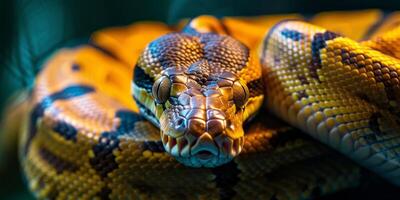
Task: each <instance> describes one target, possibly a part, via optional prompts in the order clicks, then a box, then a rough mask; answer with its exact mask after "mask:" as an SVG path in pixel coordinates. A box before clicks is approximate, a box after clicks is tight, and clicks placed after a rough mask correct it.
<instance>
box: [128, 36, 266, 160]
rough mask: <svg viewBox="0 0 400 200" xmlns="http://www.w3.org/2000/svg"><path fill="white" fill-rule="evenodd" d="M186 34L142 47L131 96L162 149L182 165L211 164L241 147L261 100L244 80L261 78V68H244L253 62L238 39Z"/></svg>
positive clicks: (165, 38) (234, 153) (164, 38)
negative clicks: (156, 129) (149, 115)
mask: <svg viewBox="0 0 400 200" xmlns="http://www.w3.org/2000/svg"><path fill="white" fill-rule="evenodd" d="M189 32H191V33H171V34H167V35H164V36H162V37H160V38H158V39H157V40H155V41H153V42H152V43H150V44H149V45H148V46H147V47H146V49H145V50H144V52H143V53H142V55H141V57H140V58H139V60H138V64H137V67H136V68H137V70H136V69H135V78H134V88H133V89H134V96H135V99H137V101H139V103H141V104H142V105H145V106H144V107H146V108H147V109H148V110H150V111H151V112H152V113H153V114H154V116H155V117H153V118H155V119H156V120H153V121H156V122H155V124H156V125H158V126H159V127H160V131H161V140H162V143H163V146H164V148H165V150H166V152H167V153H169V154H170V155H172V156H173V157H175V158H176V159H177V160H178V161H179V162H181V163H183V164H184V165H187V166H192V167H216V166H219V165H222V164H224V163H227V162H229V161H231V160H232V159H233V158H234V157H235V156H237V155H238V154H239V153H240V152H241V150H242V148H243V145H244V130H243V122H244V121H245V120H246V118H248V117H249V116H251V115H252V114H253V113H254V112H255V111H256V110H257V109H258V108H259V106H260V105H261V103H260V102H262V98H258V99H257V102H258V103H255V99H256V98H255V96H256V95H259V94H257V92H255V91H254V90H251V89H249V82H248V80H249V79H251V78H252V79H253V80H255V79H260V76H261V68H260V69H259V66H258V65H257V66H251V67H252V68H251V70H249V69H248V66H249V65H250V64H251V63H254V62H252V61H251V59H250V57H251V56H250V53H249V49H248V48H247V47H246V46H245V45H243V44H242V43H240V42H239V41H237V40H235V39H233V38H231V37H229V36H226V35H220V34H214V33H201V34H200V33H193V30H190V31H189ZM253 67H254V68H253ZM140 70H141V71H142V72H140ZM136 71H138V72H136ZM139 72H140V73H139ZM246 72H248V74H247V75H246ZM143 74H144V75H143ZM145 77H148V78H145ZM249 77H251V78H249ZM246 78H247V79H246ZM144 79H146V80H144ZM147 79H151V81H148V80H147ZM260 80H261V79H260ZM150 82H151V83H152V85H151V87H147V83H150ZM144 83H146V84H144ZM135 85H136V86H135ZM139 86H140V87H139ZM250 86H251V88H254V87H253V86H254V84H250ZM145 87H147V88H149V89H147V90H146V91H147V93H149V94H148V96H149V97H148V98H144V97H143V94H145V93H146V92H144V89H140V88H145ZM135 88H136V89H135ZM138 88H139V89H138ZM135 91H136V92H135ZM259 96H260V95H259ZM261 96H262V95H261ZM138 99H139V100H138ZM249 104H250V105H251V106H248V105H249ZM142 113H145V112H142ZM147 113H148V112H147ZM145 116H146V115H145Z"/></svg>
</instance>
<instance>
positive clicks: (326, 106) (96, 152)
mask: <svg viewBox="0 0 400 200" xmlns="http://www.w3.org/2000/svg"><path fill="white" fill-rule="evenodd" d="M354 16H357V17H361V18H362V19H363V20H360V19H358V21H357V19H355V18H357V17H355V18H354ZM382 16H383V17H382ZM399 16H400V15H399V14H397V13H393V14H392V15H382V13H380V12H379V11H376V10H368V11H358V12H338V13H337V12H332V13H324V14H319V15H316V16H315V17H314V19H312V20H309V21H310V22H311V23H313V24H319V25H321V26H323V27H327V28H328V29H329V28H332V29H334V30H335V31H336V32H335V31H330V30H328V29H325V28H321V27H319V26H316V25H311V24H309V23H307V22H305V21H302V20H286V21H282V22H280V23H277V24H275V23H276V22H277V21H280V20H281V19H284V18H297V19H301V16H299V15H291V16H278V17H260V18H228V17H227V18H223V19H216V18H213V17H210V16H201V17H198V18H195V19H193V20H191V21H190V22H189V23H187V22H182V23H181V24H186V25H185V26H184V27H183V26H180V27H181V28H176V29H174V30H173V29H172V28H170V27H167V26H166V25H164V24H160V23H137V24H134V25H131V26H129V27H124V28H111V29H106V30H104V31H98V32H96V33H94V34H93V36H92V38H91V40H90V42H89V43H88V44H82V45H80V46H77V47H74V48H63V49H60V50H58V51H56V52H55V53H53V54H52V55H51V56H50V57H49V58H48V59H47V61H46V62H45V63H44V67H43V70H42V71H41V73H40V74H39V75H38V77H37V79H36V81H35V85H34V88H33V91H32V94H31V96H30V98H29V101H28V102H27V103H28V104H29V109H30V110H29V112H27V113H28V114H27V117H26V119H24V120H22V121H23V122H24V123H23V124H24V126H23V128H22V133H23V134H22V137H21V139H20V160H21V164H22V166H23V170H24V174H25V176H26V178H27V180H28V183H29V184H28V185H29V187H30V189H31V190H32V191H33V192H34V194H35V196H36V197H37V198H41V199H279V200H281V199H309V198H317V197H319V196H321V195H325V194H329V193H333V192H335V191H339V190H341V189H345V188H350V187H356V186H357V185H358V184H359V182H360V179H361V174H360V171H361V170H362V169H361V168H360V167H359V166H358V165H356V164H354V163H353V161H355V162H356V163H358V164H359V165H361V166H364V167H366V168H368V169H369V170H371V171H374V172H375V173H377V174H378V175H380V176H382V177H384V178H385V179H386V180H388V181H389V182H391V183H393V184H396V185H399V184H400V177H399V176H400V168H399V159H398V158H399V154H398V153H399V151H400V147H399V144H400V137H399V133H400V127H399V118H398V117H399V113H400V107H399V103H400V81H399V78H398V76H399V74H400V62H399V61H398V59H397V58H399V56H400V53H399V52H400V51H399V50H398V49H399V47H398V46H397V45H398V44H399V41H400V37H399V33H400V29H398V28H393V27H395V25H396V23H398V22H399V21H400V17H399ZM343 19H346V20H347V24H346V22H342V21H343ZM339 22H342V23H344V24H342V25H341V24H340V23H339ZM272 24H275V25H274V26H273V27H272ZM349 24H351V25H352V26H353V25H354V29H352V30H349V26H348V25H349ZM357 26H358V27H357ZM182 27H183V28H182ZM177 29H180V31H176V30H177ZM389 29H392V30H389ZM267 30H269V31H268V34H266V32H267ZM337 32H340V33H337ZM265 34H266V35H265ZM264 36H265V37H264ZM367 38H371V39H370V40H366V39H367ZM360 39H363V40H362V41H361V42H356V40H360ZM132 74H133V80H132ZM263 102H265V103H264V105H265V106H264V107H262V105H263ZM266 111H267V112H266ZM273 115H275V116H278V117H279V118H280V119H282V120H283V121H286V122H283V121H281V120H279V119H277V118H276V117H274V116H273ZM287 124H290V125H291V126H289V125H287ZM302 132H304V133H307V134H308V135H310V136H311V137H313V138H315V139H316V140H318V141H319V142H321V144H320V143H319V142H316V140H314V139H311V137H309V136H306V134H303V133H302ZM323 144H326V146H325V145H323ZM327 146H328V147H327ZM332 149H335V150H336V151H334V150H332ZM337 152H340V153H337ZM342 154H345V155H347V156H348V157H349V158H351V159H352V160H353V161H350V160H349V159H347V158H345V156H343V155H342Z"/></svg>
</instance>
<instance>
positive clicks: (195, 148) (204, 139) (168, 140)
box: [161, 131, 244, 167]
mask: <svg viewBox="0 0 400 200" xmlns="http://www.w3.org/2000/svg"><path fill="white" fill-rule="evenodd" d="M161 139H162V142H163V146H164V149H165V151H166V152H167V153H168V154H170V155H171V156H173V157H174V158H175V159H176V160H177V161H179V162H180V163H182V164H184V165H186V166H189V167H217V166H219V165H222V164H225V163H227V162H229V161H231V160H232V159H233V158H234V157H235V156H237V155H238V154H239V153H240V151H241V149H242V147H243V143H244V142H243V141H244V137H240V138H237V139H232V138H230V137H228V136H225V135H219V136H218V137H216V138H213V137H212V136H211V135H210V134H208V133H203V134H202V135H201V136H200V137H198V138H196V137H194V136H192V135H191V134H183V135H181V136H179V137H173V136H170V135H168V134H167V133H164V132H163V131H161Z"/></svg>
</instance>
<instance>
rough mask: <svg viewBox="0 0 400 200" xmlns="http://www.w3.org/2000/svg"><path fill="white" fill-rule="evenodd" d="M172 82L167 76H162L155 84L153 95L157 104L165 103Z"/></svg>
mask: <svg viewBox="0 0 400 200" xmlns="http://www.w3.org/2000/svg"><path fill="white" fill-rule="evenodd" d="M170 90H171V80H169V78H168V77H166V76H161V77H160V78H158V79H157V80H156V82H154V84H153V88H152V93H153V97H154V99H155V100H156V102H157V103H165V102H166V101H167V100H168V98H169V94H170Z"/></svg>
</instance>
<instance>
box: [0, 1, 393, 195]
mask: <svg viewBox="0 0 400 200" xmlns="http://www.w3.org/2000/svg"><path fill="white" fill-rule="evenodd" d="M367 8H380V9H382V10H384V11H393V10H400V1H398V0H381V1H376V0H347V1H335V0H326V1H312V0H269V1H267V0H264V1H261V0H246V1H235V0H221V1H217V0H197V1H189V0H142V1H132V0H120V1H109V0H86V1H85V0H0V81H1V82H0V112H2V111H3V110H4V106H5V103H6V102H7V100H8V97H10V96H11V95H12V94H14V93H15V92H16V91H18V90H19V89H22V88H30V87H31V85H32V83H33V80H34V77H35V74H36V73H37V72H38V71H39V70H40V62H41V60H42V59H43V58H44V57H45V56H46V55H47V54H49V53H50V52H52V51H53V50H54V49H56V48H57V47H59V46H60V44H63V43H65V42H66V41H70V40H72V39H73V38H84V37H88V36H89V35H90V33H92V32H93V31H95V30H98V29H101V28H103V27H108V26H116V25H127V24H130V23H132V22H135V21H138V20H158V21H163V22H166V23H168V24H174V23H176V22H177V21H178V20H179V19H181V18H186V17H194V16H197V15H200V14H212V15H216V16H239V15H240V16H252V15H266V14H276V13H302V14H304V15H306V16H307V15H311V14H313V13H316V12H321V11H328V10H355V9H356V10H359V9H367ZM0 133H1V132H0ZM0 138H1V137H0ZM0 159H1V157H0ZM12 161H13V162H9V163H6V167H5V168H4V167H3V168H1V167H0V199H30V198H32V197H31V196H30V194H29V193H28V192H27V191H26V189H25V187H24V186H23V181H22V180H23V179H22V178H21V176H20V174H19V172H18V165H17V164H16V163H17V158H16V155H15V157H14V159H12ZM370 197H371V196H370ZM371 198H372V197H371Z"/></svg>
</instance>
